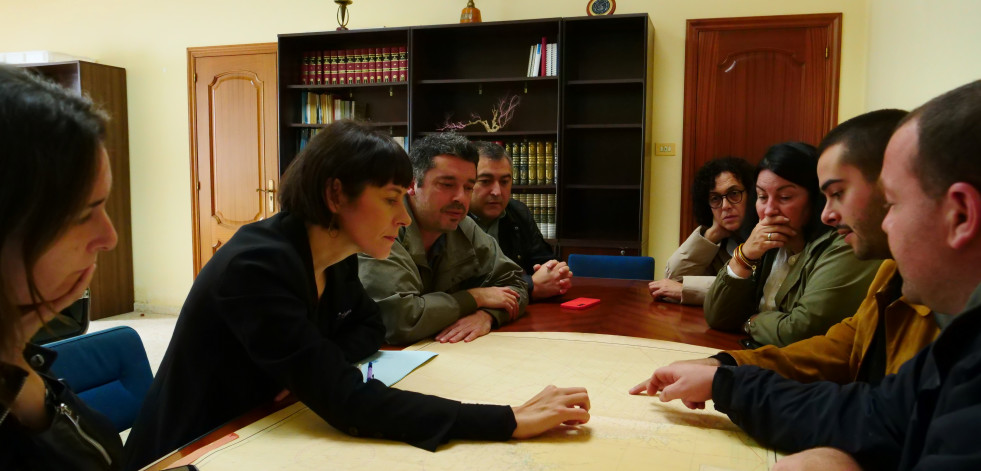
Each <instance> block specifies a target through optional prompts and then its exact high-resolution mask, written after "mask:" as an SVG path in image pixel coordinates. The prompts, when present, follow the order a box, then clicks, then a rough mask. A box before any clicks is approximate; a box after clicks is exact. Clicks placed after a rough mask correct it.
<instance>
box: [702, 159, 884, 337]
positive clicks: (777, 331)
mask: <svg viewBox="0 0 981 471" xmlns="http://www.w3.org/2000/svg"><path fill="white" fill-rule="evenodd" d="M757 170H758V173H757V177H756V213H757V215H758V217H759V222H758V223H757V224H756V226H755V227H753V229H752V232H751V233H750V234H749V237H747V239H746V242H744V243H743V244H741V245H740V246H739V247H737V249H736V251H735V253H734V254H733V257H732V259H731V260H730V261H729V263H728V264H727V265H726V268H725V269H723V270H720V271H719V274H718V276H716V278H715V282H714V283H713V284H712V287H711V288H709V292H708V295H707V296H706V299H705V319H706V321H708V324H709V325H710V326H712V327H713V328H716V329H724V330H739V329H741V330H743V331H744V332H746V333H747V334H749V336H750V337H752V340H754V341H755V342H758V343H760V344H773V345H777V346H781V347H782V346H785V345H788V344H791V343H794V342H796V341H798V340H802V339H805V338H809V337H812V336H814V335H818V334H823V333H825V332H826V331H827V330H828V328H829V327H831V326H832V325H834V324H835V323H837V322H839V321H841V320H842V319H844V318H845V317H848V316H850V315H852V314H854V313H855V310H856V309H857V308H858V305H859V304H860V303H861V302H862V300H863V299H864V298H865V294H866V291H867V290H868V287H869V284H870V283H871V282H872V278H873V277H874V276H875V272H876V270H877V269H878V267H879V264H880V263H881V260H871V261H861V260H859V259H857V258H855V255H854V254H853V253H852V250H851V248H850V247H849V246H848V245H847V244H846V243H845V241H844V239H843V238H841V237H840V236H838V234H837V233H835V232H833V231H831V228H830V227H828V226H825V225H823V224H822V223H821V219H820V218H821V211H822V208H823V207H824V203H825V199H824V195H823V194H822V193H821V191H820V189H819V188H818V179H817V155H816V151H815V149H814V147H812V146H810V145H807V144H804V143H800V142H786V143H783V144H777V145H775V146H773V147H770V148H769V149H768V150H767V152H766V155H764V157H763V160H762V161H760V164H759V166H758V167H757Z"/></svg>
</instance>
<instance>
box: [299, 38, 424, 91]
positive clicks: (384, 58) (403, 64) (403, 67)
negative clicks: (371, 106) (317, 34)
mask: <svg viewBox="0 0 981 471" xmlns="http://www.w3.org/2000/svg"><path fill="white" fill-rule="evenodd" d="M408 70H409V55H408V52H407V50H406V47H405V46H391V47H369V48H361V49H337V50H326V51H308V52H304V53H303V64H302V70H301V74H300V76H301V79H302V81H303V84H304V85H343V84H365V83H386V82H405V81H406V77H407V76H408Z"/></svg>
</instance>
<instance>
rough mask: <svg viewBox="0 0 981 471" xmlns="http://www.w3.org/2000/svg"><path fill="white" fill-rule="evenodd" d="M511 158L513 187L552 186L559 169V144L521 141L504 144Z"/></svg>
mask: <svg viewBox="0 0 981 471" xmlns="http://www.w3.org/2000/svg"><path fill="white" fill-rule="evenodd" d="M504 151H505V152H507V153H508V155H510V156H511V165H512V167H513V168H512V178H513V180H514V184H515V185H554V184H555V181H556V176H557V175H558V169H559V152H558V151H559V144H558V142H552V141H532V142H528V141H522V142H509V143H505V144H504Z"/></svg>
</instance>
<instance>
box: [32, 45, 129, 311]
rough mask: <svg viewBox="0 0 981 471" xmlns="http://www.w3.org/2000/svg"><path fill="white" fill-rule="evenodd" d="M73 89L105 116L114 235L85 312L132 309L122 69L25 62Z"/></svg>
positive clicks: (109, 208)
mask: <svg viewBox="0 0 981 471" xmlns="http://www.w3.org/2000/svg"><path fill="white" fill-rule="evenodd" d="M24 67H27V68H29V69H32V70H35V71H37V72H38V73H40V74H41V75H44V76H46V77H48V78H51V79H52V80H54V81H56V82H58V83H60V84H61V85H63V86H65V87H67V88H69V89H71V90H74V91H75V92H76V93H81V94H85V95H88V96H89V97H90V98H91V99H92V101H94V102H95V103H96V104H98V105H99V106H101V107H102V108H103V109H104V110H105V111H106V112H107V113H108V114H109V116H110V121H109V125H108V129H107V130H106V141H105V146H106V150H107V152H108V153H109V162H110V166H111V170H112V192H111V193H110V194H109V200H108V201H107V202H106V211H107V212H108V213H109V217H110V218H111V219H112V223H113V225H114V226H115V227H116V232H117V234H118V237H119V242H118V244H117V245H116V249H115V250H111V251H109V252H104V253H102V254H100V255H99V261H98V263H99V268H98V269H97V270H96V271H95V275H94V277H93V279H92V284H91V286H90V289H91V291H92V295H91V304H90V311H89V316H90V317H91V318H92V319H101V318H103V317H107V316H113V315H116V314H122V313H126V312H132V311H133V235H132V229H131V220H132V217H131V209H130V185H129V126H128V117H127V111H126V70H125V69H122V68H119V67H112V66H108V65H102V64H95V63H91V62H85V61H69V62H57V63H49V64H26V65H24Z"/></svg>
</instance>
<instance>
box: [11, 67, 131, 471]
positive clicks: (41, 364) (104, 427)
mask: <svg viewBox="0 0 981 471" xmlns="http://www.w3.org/2000/svg"><path fill="white" fill-rule="evenodd" d="M106 120H107V117H106V115H105V114H104V113H102V111H100V110H99V109H97V108H96V107H95V106H94V105H93V104H92V102H91V101H90V100H89V99H87V98H83V97H81V96H78V95H75V94H73V93H71V92H69V91H68V90H66V89H64V88H61V87H60V86H58V85H55V84H54V83H51V82H48V81H46V80H44V79H41V78H39V77H37V76H34V75H32V74H30V73H28V72H26V71H25V70H23V69H15V68H13V67H9V66H4V65H0V146H3V151H2V152H0V285H2V286H0V443H2V448H0V469H11V470H13V469H81V470H104V469H119V467H120V462H119V458H120V456H121V454H122V442H120V440H119V435H117V433H116V430H115V427H113V425H112V423H111V422H109V420H108V419H107V418H105V417H103V416H102V415H100V414H98V413H97V412H95V411H93V410H91V409H90V408H88V407H87V406H86V405H85V404H84V403H82V402H81V401H80V400H79V399H78V398H77V397H76V396H75V395H74V394H73V393H72V391H71V390H69V389H68V388H67V387H66V386H65V385H64V384H63V383H61V382H59V381H58V380H57V379H55V377H53V376H52V375H51V374H50V373H49V368H50V367H51V364H52V363H53V362H54V361H55V358H54V356H55V354H54V352H52V351H51V350H48V349H45V348H42V347H38V346H36V345H33V344H31V343H29V342H28V341H29V339H30V338H31V337H32V336H33V335H34V334H35V333H36V332H38V331H39V330H40V329H42V328H44V325H45V324H46V323H47V322H49V321H51V320H52V319H53V318H55V316H56V315H57V313H58V312H60V311H61V310H62V309H64V308H66V307H68V306H69V305H71V304H72V303H73V302H74V301H75V300H77V299H78V298H80V297H81V296H82V294H83V293H84V291H85V289H86V287H88V284H89V282H90V281H91V280H92V275H93V273H94V272H95V262H96V258H97V256H98V254H99V252H101V251H104V250H110V249H112V248H113V247H114V246H115V245H116V231H115V229H113V226H112V222H111V221H110V220H109V216H108V215H107V214H106V199H107V198H108V196H109V188H110V186H111V184H112V176H111V175H110V170H109V157H108V156H107V155H106V150H105V147H104V146H103V139H104V137H105V127H106Z"/></svg>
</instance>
